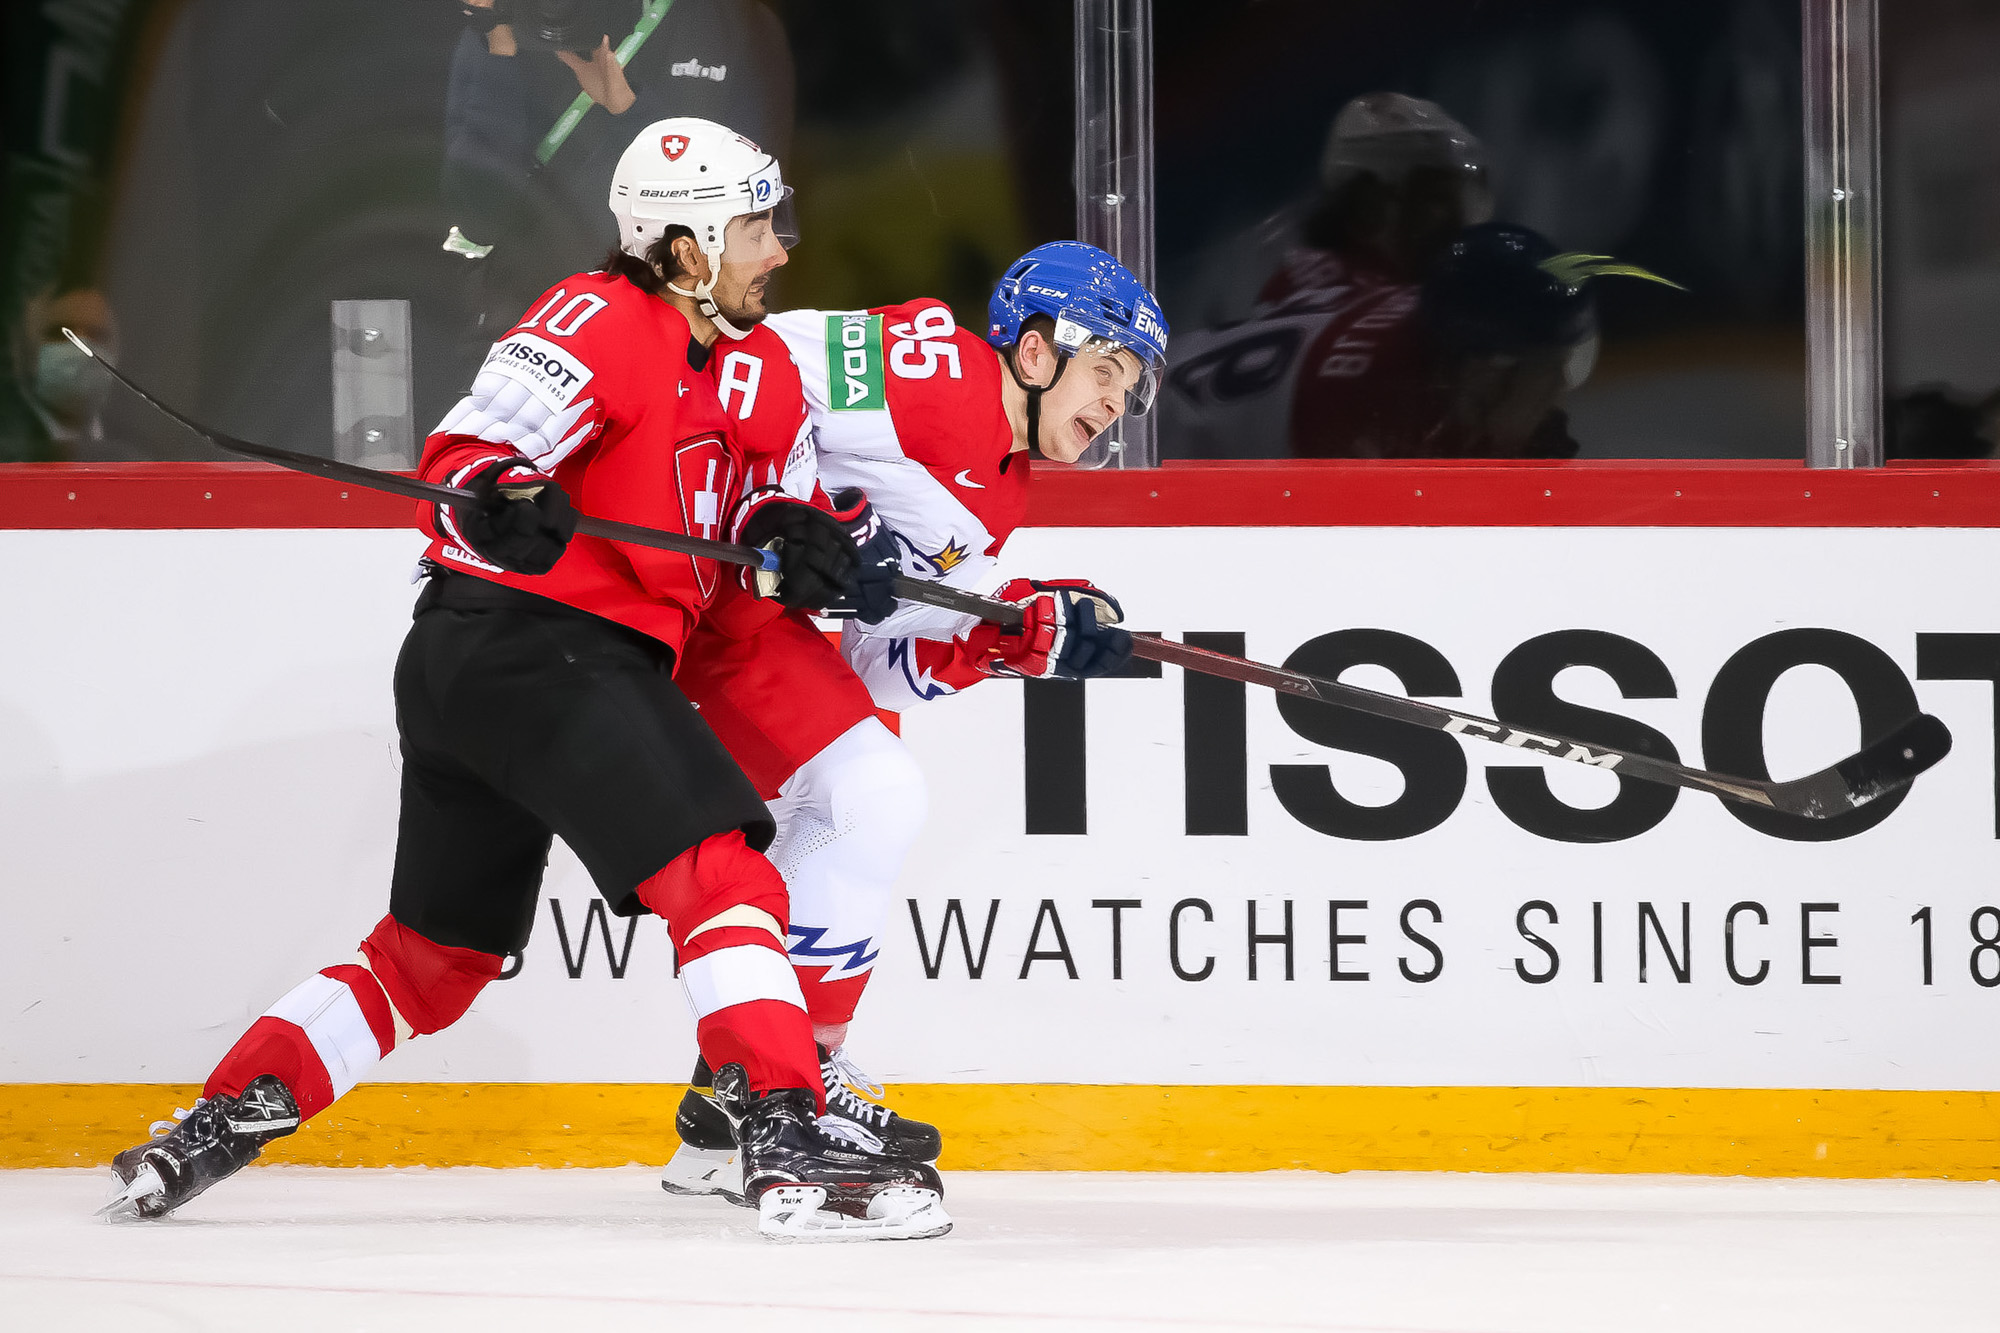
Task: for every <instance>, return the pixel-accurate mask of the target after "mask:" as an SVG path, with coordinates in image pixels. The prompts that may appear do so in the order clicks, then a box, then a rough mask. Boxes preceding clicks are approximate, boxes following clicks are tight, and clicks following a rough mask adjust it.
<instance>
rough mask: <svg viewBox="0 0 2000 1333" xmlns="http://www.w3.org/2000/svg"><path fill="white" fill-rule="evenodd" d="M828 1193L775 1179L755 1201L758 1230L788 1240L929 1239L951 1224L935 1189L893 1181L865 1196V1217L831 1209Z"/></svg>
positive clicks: (809, 1186)
mask: <svg viewBox="0 0 2000 1333" xmlns="http://www.w3.org/2000/svg"><path fill="white" fill-rule="evenodd" d="M826 1197H827V1196H826V1190H825V1189H824V1188H823V1187H822V1186H819V1185H774V1186H772V1187H771V1188H770V1189H768V1190H765V1191H764V1194H763V1197H761V1198H760V1199H759V1200H758V1201H757V1230H758V1232H759V1233H760V1234H761V1235H763V1236H765V1237H766V1238H768V1239H770V1240H775V1241H784V1242H788V1243H792V1244H801V1243H813V1242H820V1243H826V1242H835V1241H850V1240H927V1239H929V1238H930V1237H932V1236H942V1235H944V1233H945V1232H947V1231H950V1230H951V1215H950V1214H949V1213H947V1212H945V1210H944V1200H943V1199H942V1198H940V1197H939V1196H938V1192H937V1191H936V1190H927V1189H920V1188H918V1187H916V1186H914V1185H894V1186H891V1187H889V1188H888V1189H885V1190H882V1191H881V1192H880V1193H878V1194H876V1195H875V1196H874V1197H872V1198H870V1199H869V1200H868V1216H866V1217H850V1216H848V1215H847V1214H845V1213H836V1212H831V1211H829V1210H828V1209H827V1207H826Z"/></svg>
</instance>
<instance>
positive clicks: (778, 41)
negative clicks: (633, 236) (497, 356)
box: [440, 0, 794, 378]
mask: <svg viewBox="0 0 2000 1333" xmlns="http://www.w3.org/2000/svg"><path fill="white" fill-rule="evenodd" d="M464 9H465V15H466V20H467V27H466V31H465V32H464V33H463V35H462V36H461V37H460V38H459V42H458V46H457V48H456V50H455V51H454V52H453V53H452V62H451V81H450V86H449V88H448V90H447V93H446V97H445V161H444V169H443V180H442V194H443V198H444V203H445V208H446V211H447V214H448V216H449V217H450V218H451V219H452V226H451V231H450V233H449V236H448V238H440V239H442V240H444V241H445V248H446V249H447V250H449V251H451V252H452V253H453V254H454V255H455V256H457V257H458V258H457V259H455V260H454V261H453V262H455V263H459V264H462V265H464V270H463V277H464V279H465V282H466V287H465V290H466V293H467V298H466V319H465V324H464V327H463V334H464V342H463V345H462V346H461V347H459V348H457V349H456V350H455V353H454V355H455V357H456V358H457V359H458V360H459V361H461V362H462V363H463V369H464V374H465V376H466V377H468V378H469V377H470V375H471V373H472V370H473V369H474V368H475V367H476V366H477V365H478V363H479V360H480V358H482V357H483V356H484V355H485V351H486V347H487V344H489V343H490V342H491V341H492V340H493V338H494V337H495V336H497V335H498V334H499V333H500V332H501V331H503V330H504V329H505V328H506V327H508V326H509V325H510V324H512V323H513V321H514V320H515V319H517V318H518V317H519V315H520V312H521V311H522V310H523V309H525V308H526V306H527V305H528V303H529V302H530V301H531V300H532V299H533V298H534V297H535V295H536V294H537V293H539V292H540V291H542V290H543V288H545V287H547V286H548V285H549V284H550V283H552V282H554V281H556V280H557V279H559V278H562V277H563V276H565V275H567V274H570V273H574V272H577V271H579V270H581V269H586V268H589V267H590V266H591V265H593V264H594V263H596V262H597V260H598V259H600V258H602V257H603V254H604V252H605V250H606V249H607V248H609V247H610V246H611V245H612V244H613V243H614V242H615V240H616V237H614V236H613V235H612V232H611V224H610V221H609V215H608V214H607V213H606V211H605V207H604V201H605V198H606V196H607V192H608V191H609V189H610V181H611V172H612V169H613V168H614V167H615V166H616V165H617V162H618V155H619V154H620V153H621V152H623V151H624V149H625V147H626V145H628V144H629V143H630V142H631V138H632V127H634V126H639V125H646V124H650V123H651V122H653V121H655V120H664V119H666V118H667V117H670V116H700V117H703V118H705V119H708V120H714V121H719V122H720V123H722V124H724V125H729V126H731V127H733V128H735V129H736V130H738V131H739V132H741V133H742V134H744V135H746V136H748V137H750V138H751V139H754V140H755V141H756V142H757V143H759V144H760V145H762V146H763V147H764V148H765V149H766V150H767V151H769V152H771V153H773V154H775V155H776V156H778V157H780V158H784V157H786V156H788V155H789V153H790V151H791V138H792V117H793V102H794V91H793V70H792V56H791V48H790V46H789V44H788V43H787V40H786V37H785V30H784V27H783V26H782V25H781V24H780V22H779V21H778V19H777V17H776V16H775V15H774V14H773V13H772V12H771V11H770V10H769V9H768V8H767V7H766V6H765V5H763V4H761V3H758V2H757V0H465V5H464Z"/></svg>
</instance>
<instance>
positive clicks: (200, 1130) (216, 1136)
mask: <svg viewBox="0 0 2000 1333" xmlns="http://www.w3.org/2000/svg"><path fill="white" fill-rule="evenodd" d="M174 1117H175V1119H174V1120H156V1121H154V1122H153V1139H152V1141H151V1142H149V1143H142V1144H140V1145H139V1146H138V1147H136V1148H127V1149H126V1150H125V1151H124V1152H121V1153H119V1154H118V1155H117V1156H116V1157H114V1158H112V1159H111V1171H112V1174H113V1175H115V1176H116V1177H117V1178H118V1193H117V1194H116V1195H114V1196H113V1197H112V1200H111V1202H109V1203H107V1204H105V1205H104V1207H102V1208H100V1209H99V1210H98V1213H99V1215H100V1216H108V1217H114V1218H116V1217H165V1216H166V1215H167V1214H168V1213H171V1212H172V1211H173V1210H174V1209H176V1208H178V1207H180V1206H181V1205H182V1204H184V1203H186V1202H187V1201H188V1200H189V1199H192V1198H193V1197H194V1196H195V1195H197V1194H199V1193H201V1192H202V1191H203V1190H205V1189H207V1188H208V1187H209V1186H210V1185H213V1184H214V1183H215V1182H216V1181H218V1180H222V1179H224V1178H226V1177H228V1176H233V1175H235V1174H236V1173H237V1172H238V1171H240V1170H242V1169H243V1168H244V1167H246V1166H248V1165H250V1163H252V1162H254V1161H256V1160H257V1156H258V1154H260V1153H262V1152H263V1151H264V1145H265V1144H267V1143H269V1142H270V1141H271V1140H272V1139H281V1138H283V1137H285V1135H287V1134H291V1133H294V1132H295V1131H297V1129H298V1127H299V1106H298V1103H297V1102H295V1101H293V1100H292V1094H291V1092H290V1091H289V1090H288V1089H287V1088H286V1087H285V1085H284V1084H283V1083H281V1082H279V1081H278V1079H277V1077H276V1076H275V1075H273V1074H260V1075H258V1076H257V1077H256V1078H253V1079H251V1080H250V1083H249V1086H247V1087H245V1088H244V1089H243V1091H242V1093H241V1094H240V1095H238V1096H235V1097H207V1098H204V1099H202V1100H200V1101H197V1102H196V1103H195V1104H194V1109H193V1110H191V1111H175V1112H174ZM175 1121H178V1122H179V1123H175Z"/></svg>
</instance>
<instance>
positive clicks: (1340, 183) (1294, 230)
mask: <svg viewBox="0 0 2000 1333" xmlns="http://www.w3.org/2000/svg"><path fill="white" fill-rule="evenodd" d="M1492 216H1493V194H1492V190H1491V188H1490V184H1489V182H1488V179H1487V168H1486V154H1485V150H1484V148H1483V147H1482V146H1481V145H1480V142H1479V140H1478V139H1476V138H1474V137H1473V134H1472V132H1471V131H1470V130H1468V129H1466V128H1465V127H1464V126H1463V125H1461V124H1459V123H1458V122H1457V121H1456V120H1453V119H1452V118H1451V116H1449V115H1448V114H1446V112H1445V110H1444V108H1442V107H1440V106H1438V105H1437V104H1436V103H1435V102H1426V101H1423V100H1422V99H1420V98H1415V97H1406V96H1404V95H1403V94H1401V93H1367V94H1365V95H1363V96H1361V97H1357V98H1355V99H1354V100H1353V101H1351V102H1349V103H1348V104H1347V105H1346V106H1344V107H1342V108H1341V109H1340V113H1339V114H1338V115H1337V116H1335V117H1334V120H1333V127H1332V129H1331V130H1329V131H1328V134H1327V138H1326V145H1325V147H1324V149H1323V150H1322V151H1321V154H1320V161H1319V176H1318V185H1317V189H1316V191H1315V192H1314V193H1313V194H1312V195H1311V196H1310V197H1309V198H1306V199H1303V200H1299V201H1297V202H1294V203H1292V204H1288V205H1286V206H1285V207H1283V208H1281V209H1279V210H1278V211H1277V212H1276V213H1274V214H1273V215H1272V216H1271V217H1269V218H1267V219H1265V220H1264V221H1263V222H1262V223H1260V224H1258V225H1257V226H1256V227H1255V228H1254V229H1252V231H1251V232H1250V233H1249V235H1248V236H1244V235H1241V234H1239V235H1235V236H1231V237H1228V238H1226V239H1225V240H1224V241H1223V243H1222V244H1221V245H1220V246H1219V247H1217V253H1215V254H1214V255H1213V257H1212V258H1211V259H1210V260H1209V262H1208V263H1207V264H1206V265H1204V272H1203V275H1202V277H1201V279H1199V280H1198V284H1197V291H1198V293H1199V294H1198V295H1194V296H1193V301H1194V305H1193V306H1192V307H1191V308H1190V309H1189V311H1188V314H1189V315H1191V316H1192V317H1193V318H1194V319H1196V320H1198V321H1199V322H1201V323H1203V324H1210V325H1216V324H1224V323H1229V322H1233V321H1235V320H1240V319H1242V318H1244V317H1246V316H1247V315H1248V314H1249V313H1250V312H1251V311H1252V310H1253V309H1255V308H1257V307H1260V306H1263V307H1268V306H1272V305H1279V306H1291V305H1294V304H1295V303H1298V302H1302V303H1304V304H1305V306H1306V307H1307V308H1322V309H1323V308H1329V307H1330V306H1331V305H1334V304H1338V303H1341V302H1342V301H1344V300H1346V299H1349V297H1348V295H1347V294H1348V293H1350V292H1351V291H1353V290H1354V289H1355V288H1357V287H1361V288H1368V287H1380V286H1383V285H1395V284H1401V285H1409V284H1414V283H1419V282H1422V281H1423V279H1424V276H1425V275H1426V274H1427V273H1429V271H1430V267H1431V265H1432V264H1433V263H1435V262H1436V260H1437V258H1438V256H1439V255H1441V254H1442V253H1444V248H1445V247H1446V246H1447V245H1449V244H1451V241H1452V238H1453V237H1455V236H1457V235H1458V233H1459V232H1460V231H1461V230H1463V229H1464V228H1466V227H1469V226H1472V225H1474V224H1476V223H1480V222H1486V221H1488V220H1490V219H1491V218H1492ZM1178 313H1179V312H1177V314H1178Z"/></svg>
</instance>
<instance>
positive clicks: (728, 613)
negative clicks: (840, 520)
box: [701, 324, 826, 639]
mask: <svg viewBox="0 0 2000 1333" xmlns="http://www.w3.org/2000/svg"><path fill="white" fill-rule="evenodd" d="M701 373H702V374H703V375H705V376H706V377H707V378H708V381H709V383H710V384H712V385H714V386H715V392H716V397H717V400H718V401H719V402H720V403H721V404H722V410H723V413H724V414H725V416H727V417H728V419H729V432H730V437H731V439H732V440H733V441H734V442H735V444H736V446H737V448H738V449H739V450H740V451H741V454H742V458H743V469H744V481H743V489H744V490H745V491H749V490H753V489H757V488H759V487H765V486H776V487H778V488H780V489H781V490H783V491H784V492H785V493H786V494H787V495H789V496H791V497H792V498H793V499H795V500H804V501H807V502H808V503H816V504H821V505H822V507H824V501H825V498H826V497H825V494H824V492H822V491H821V490H820V489H819V485H818V467H817V465H816V463H815V460H814V457H813V442H812V419H811V417H810V416H809V415H808V413H807V411H806V396H805V390H804V389H803V388H802V387H801V386H800V384H799V370H798V367H797V366H795V365H793V364H792V356H791V353H790V352H788V351H787V350H786V349H785V344H784V342H783V340H782V339H780V338H779V337H778V336H777V335H776V334H774V333H772V332H771V331H770V330H769V329H767V328H765V327H764V326H763V325H761V324H759V325H757V326H756V327H755V328H752V329H751V330H750V332H749V334H748V335H747V336H746V337H743V338H740V339H731V338H722V339H718V340H717V342H716V343H715V345H714V346H713V347H710V348H709V349H708V358H707V360H706V361H704V362H703V363H702V369H701ZM784 611H785V608H784V607H782V606H780V605H779V604H778V603H777V602H774V601H770V600H768V599H759V598H756V597H752V596H751V595H750V594H749V593H747V592H745V591H744V590H743V588H742V586H741V585H740V584H738V583H737V582H735V581H734V580H730V581H729V584H728V586H727V587H725V588H724V589H723V591H722V592H721V594H720V595H718V596H717V598H716V600H715V603H714V605H712V606H711V607H710V608H709V610H708V613H707V615H706V617H705V618H704V620H703V622H702V623H703V627H704V628H707V629H711V630H713V631H714V632H716V633H718V634H722V635H724V636H726V637H728V638H732V639H741V638H747V637H748V636H749V635H751V634H754V633H756V632H757V631H758V630H759V629H761V628H763V627H764V626H766V625H768V624H770V623H771V622H772V621H773V620H775V619H777V618H778V617H779V616H780V615H783V614H784Z"/></svg>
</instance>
